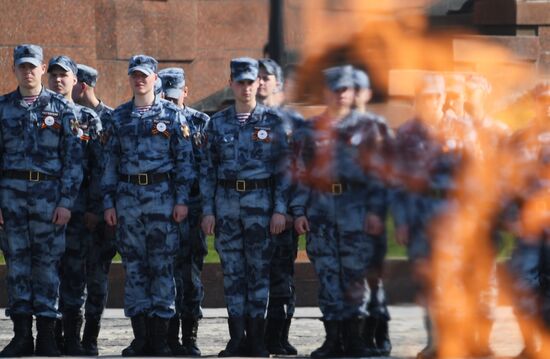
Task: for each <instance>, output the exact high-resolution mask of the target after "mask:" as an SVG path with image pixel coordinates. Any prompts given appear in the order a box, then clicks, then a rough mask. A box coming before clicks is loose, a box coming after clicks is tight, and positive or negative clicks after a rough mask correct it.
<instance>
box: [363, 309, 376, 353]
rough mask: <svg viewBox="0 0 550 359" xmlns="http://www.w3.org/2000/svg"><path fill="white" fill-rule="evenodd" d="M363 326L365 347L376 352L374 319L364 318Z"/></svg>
mask: <svg viewBox="0 0 550 359" xmlns="http://www.w3.org/2000/svg"><path fill="white" fill-rule="evenodd" d="M364 322H365V325H364V327H363V340H364V342H365V346H366V347H367V348H368V349H370V350H372V351H375V350H377V347H376V342H375V339H374V337H375V333H376V318H374V317H367V318H365V321H364Z"/></svg>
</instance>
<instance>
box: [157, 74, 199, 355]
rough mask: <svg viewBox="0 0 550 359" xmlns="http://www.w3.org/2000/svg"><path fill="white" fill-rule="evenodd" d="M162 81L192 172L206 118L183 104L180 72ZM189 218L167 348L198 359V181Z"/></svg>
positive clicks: (177, 267) (185, 91)
mask: <svg viewBox="0 0 550 359" xmlns="http://www.w3.org/2000/svg"><path fill="white" fill-rule="evenodd" d="M159 77H160V79H161V80H162V90H163V92H164V98H165V99H166V100H168V101H172V102H173V103H174V104H175V105H176V106H178V107H179V108H180V109H182V111H183V114H184V116H185V119H186V121H187V124H188V125H189V128H190V133H191V138H192V141H191V143H192V144H193V156H194V159H195V171H196V172H197V173H198V172H199V166H200V163H201V160H202V158H203V156H204V154H203V149H204V131H205V129H206V126H207V125H208V122H209V121H210V117H209V116H208V115H206V114H204V113H202V112H200V111H197V110H195V109H193V108H191V107H189V106H186V105H185V103H184V101H185V98H186V97H187V94H188V89H187V86H186V85H185V72H184V71H183V69H182V68H177V67H171V68H166V69H162V70H160V71H159ZM188 206H189V215H188V217H187V220H186V221H184V222H182V223H181V224H180V249H179V252H178V256H177V257H176V263H175V268H174V275H175V279H176V315H175V316H174V317H172V319H171V320H170V326H169V328H168V344H169V345H170V347H171V349H172V352H173V353H174V354H175V355H190V356H200V355H201V351H200V350H199V347H198V346H197V331H198V329H199V320H200V319H202V308H201V303H202V300H203V298H204V287H203V285H202V281H201V272H202V267H203V263H204V257H205V256H206V255H207V254H208V246H207V243H206V236H205V234H204V232H203V231H202V230H201V227H200V225H201V223H200V220H201V217H202V196H201V194H200V190H199V180H198V178H197V179H195V182H194V183H193V184H192V186H191V192H190V193H189V204H188ZM180 320H181V333H182V339H181V340H182V343H181V344H180V343H179V327H180V324H179V323H180Z"/></svg>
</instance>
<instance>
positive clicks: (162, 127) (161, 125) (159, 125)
mask: <svg viewBox="0 0 550 359" xmlns="http://www.w3.org/2000/svg"><path fill="white" fill-rule="evenodd" d="M156 127H157V131H158V132H164V131H166V124H165V123H164V122H159V123H157V126H156Z"/></svg>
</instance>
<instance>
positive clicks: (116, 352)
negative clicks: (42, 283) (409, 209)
mask: <svg viewBox="0 0 550 359" xmlns="http://www.w3.org/2000/svg"><path fill="white" fill-rule="evenodd" d="M390 312H391V314H392V316H393V320H392V321H391V326H390V330H391V337H392V341H393V344H394V350H393V352H392V355H393V356H392V357H393V358H410V357H414V356H415V354H416V353H417V352H418V351H419V350H420V349H422V347H423V346H424V344H425V332H424V328H423V324H422V310H421V309H420V308H419V307H416V306H394V307H390ZM2 313H3V311H2ZM205 316H206V317H205V319H204V320H202V322H201V325H200V327H199V347H200V348H201V350H202V352H203V355H205V356H210V357H212V356H215V355H217V353H218V352H219V351H220V350H222V349H223V348H224V347H225V344H226V342H227V340H228V339H229V334H228V332H227V324H226V316H227V314H226V311H225V309H206V310H205ZM296 316H297V318H296V319H295V320H294V322H293V325H292V327H291V333H290V335H291V342H292V343H293V344H294V345H295V346H296V347H297V348H298V351H299V356H307V355H308V354H309V353H310V352H311V351H312V350H314V349H315V348H317V347H318V346H320V345H321V344H322V342H323V339H324V331H323V326H322V323H321V322H320V321H319V320H318V318H319V317H320V312H319V310H318V309H317V308H298V310H297V315H296ZM11 328H12V327H11V321H9V320H8V319H7V318H5V317H4V316H3V314H2V316H1V317H0V346H1V347H3V346H4V345H6V343H7V342H8V341H9V339H10V337H11V334H12V331H11ZM131 337H132V329H131V327H130V321H129V320H128V319H126V318H124V316H123V313H122V310H119V309H110V310H107V312H106V313H105V317H104V321H103V327H102V331H101V333H100V338H99V339H100V340H99V345H100V354H101V356H107V357H110V356H120V352H121V350H122V349H123V348H124V347H125V346H127V345H128V344H129V342H130V340H131ZM492 346H493V349H494V350H495V352H496V354H497V355H498V356H499V357H512V356H514V355H516V354H517V353H518V352H519V351H520V349H521V346H522V341H521V339H520V336H519V332H518V329H517V325H516V322H515V320H514V317H513V315H512V312H511V309H510V308H508V307H501V308H499V309H498V311H497V322H496V326H495V330H494V333H493V338H492Z"/></svg>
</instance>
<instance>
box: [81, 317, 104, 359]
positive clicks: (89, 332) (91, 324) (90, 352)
mask: <svg viewBox="0 0 550 359" xmlns="http://www.w3.org/2000/svg"><path fill="white" fill-rule="evenodd" d="M100 322H101V317H96V316H86V323H85V324H84V333H83V334H82V349H84V354H83V355H84V356H98V355H99V351H98V349H97V337H98V335H99V328H100V327H101V325H100Z"/></svg>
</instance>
